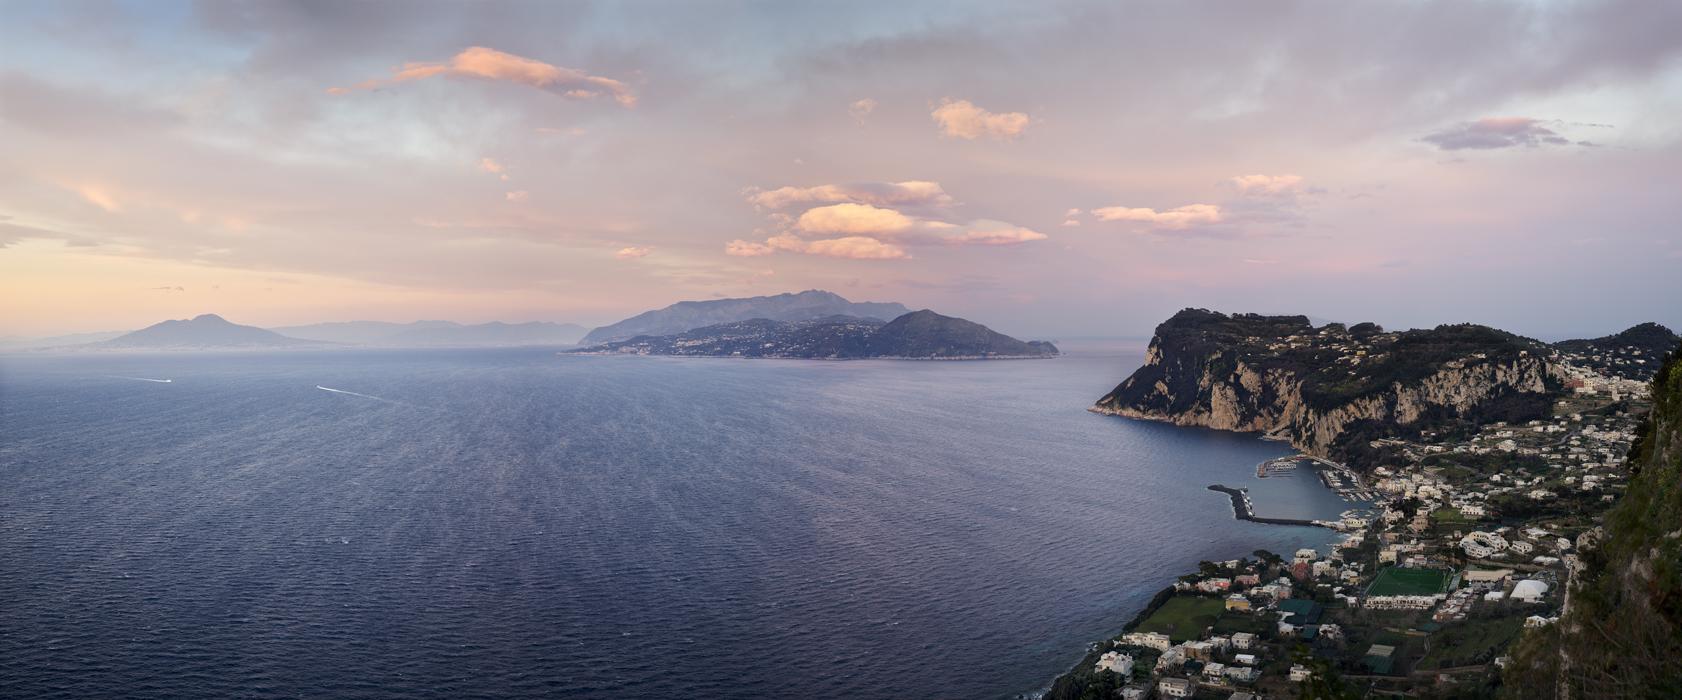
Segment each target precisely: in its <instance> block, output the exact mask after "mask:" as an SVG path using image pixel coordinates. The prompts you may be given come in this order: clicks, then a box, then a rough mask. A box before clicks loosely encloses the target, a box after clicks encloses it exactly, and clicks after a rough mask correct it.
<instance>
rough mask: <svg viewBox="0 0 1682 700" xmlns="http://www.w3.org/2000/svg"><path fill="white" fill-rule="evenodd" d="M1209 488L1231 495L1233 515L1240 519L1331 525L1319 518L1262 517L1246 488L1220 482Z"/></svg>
mask: <svg viewBox="0 0 1682 700" xmlns="http://www.w3.org/2000/svg"><path fill="white" fill-rule="evenodd" d="M1209 490H1210V491H1219V492H1221V493H1224V494H1226V495H1227V496H1229V497H1231V498H1232V515H1233V517H1236V518H1238V519H1239V520H1248V521H1250V522H1253V523H1266V524H1268V525H1306V526H1309V527H1329V526H1328V525H1327V524H1326V523H1325V522H1322V521H1319V520H1300V519H1297V518H1263V517H1260V516H1258V515H1256V511H1255V509H1254V508H1253V507H1251V505H1250V493H1249V492H1248V491H1246V490H1245V489H1235V488H1232V487H1231V486H1222V485H1220V484H1210V485H1209Z"/></svg>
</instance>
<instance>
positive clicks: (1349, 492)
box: [1256, 454, 1378, 501]
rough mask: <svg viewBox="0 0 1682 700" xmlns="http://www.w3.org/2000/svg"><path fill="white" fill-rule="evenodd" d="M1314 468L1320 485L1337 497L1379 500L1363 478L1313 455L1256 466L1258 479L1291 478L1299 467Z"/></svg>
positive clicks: (1266, 462) (1298, 455) (1293, 457)
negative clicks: (1363, 482)
mask: <svg viewBox="0 0 1682 700" xmlns="http://www.w3.org/2000/svg"><path fill="white" fill-rule="evenodd" d="M1305 465H1306V466H1308V467H1310V468H1313V469H1314V471H1315V474H1316V475H1317V476H1318V477H1319V479H1320V483H1322V484H1325V485H1326V488H1328V489H1331V490H1332V491H1334V492H1336V493H1337V495H1339V496H1341V497H1343V498H1344V499H1345V500H1350V501H1373V500H1376V499H1377V498H1378V494H1376V493H1374V492H1373V491H1372V490H1371V489H1368V488H1367V487H1366V486H1365V485H1364V484H1362V483H1361V477H1360V476H1359V475H1358V474H1356V473H1355V472H1353V471H1351V470H1350V469H1349V468H1348V467H1345V466H1343V465H1341V464H1338V463H1336V462H1333V461H1331V460H1327V459H1321V458H1319V457H1314V456H1311V455H1304V454H1295V455H1290V456H1286V457H1276V458H1273V459H1270V460H1267V461H1265V462H1262V463H1260V464H1257V465H1256V478H1258V479H1266V478H1269V477H1283V476H1289V475H1290V474H1291V473H1293V472H1295V471H1296V470H1297V468H1298V467H1302V466H1305Z"/></svg>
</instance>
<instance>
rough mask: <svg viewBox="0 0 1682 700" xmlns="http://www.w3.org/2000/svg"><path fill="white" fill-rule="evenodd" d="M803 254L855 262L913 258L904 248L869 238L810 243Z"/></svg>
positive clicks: (847, 237) (856, 237) (836, 239)
mask: <svg viewBox="0 0 1682 700" xmlns="http://www.w3.org/2000/svg"><path fill="white" fill-rule="evenodd" d="M801 252H804V253H806V254H808V255H823V256H827V257H831V258H852V259H855V260H897V259H900V258H908V257H911V256H910V255H909V254H907V253H906V252H905V249H904V248H901V247H899V246H897V245H893V244H891V243H883V242H882V241H879V240H876V239H874V238H871V237H869V236H845V237H842V238H828V239H823V240H817V241H811V242H808V243H807V244H806V246H805V248H804V250H802V251H801Z"/></svg>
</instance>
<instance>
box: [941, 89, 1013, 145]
mask: <svg viewBox="0 0 1682 700" xmlns="http://www.w3.org/2000/svg"><path fill="white" fill-rule="evenodd" d="M929 117H931V118H933V119H934V121H935V123H936V124H938V125H940V132H941V133H943V134H945V135H947V136H952V137H955V138H960V139H965V140H969V141H973V140H975V139H978V138H981V137H982V136H987V137H991V138H994V139H1000V140H1009V139H1014V138H1016V137H1018V136H1021V135H1022V132H1024V131H1027V130H1028V115H1027V114H1025V113H1022V112H1002V113H1001V112H989V111H987V110H985V109H982V108H980V107H977V106H975V104H974V103H972V102H970V101H969V100H953V99H952V98H950V97H948V98H945V99H942V100H941V101H940V106H938V107H935V108H934V111H933V112H930V113H929Z"/></svg>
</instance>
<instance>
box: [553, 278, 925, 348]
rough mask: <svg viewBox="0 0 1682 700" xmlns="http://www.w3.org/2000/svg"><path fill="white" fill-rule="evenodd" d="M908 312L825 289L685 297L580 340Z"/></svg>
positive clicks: (594, 341)
mask: <svg viewBox="0 0 1682 700" xmlns="http://www.w3.org/2000/svg"><path fill="white" fill-rule="evenodd" d="M907 311H908V309H906V308H905V306H904V305H903V304H897V303H892V302H887V303H880V302H868V301H866V302H854V301H849V300H848V299H847V298H846V297H843V296H841V295H839V294H836V293H834V292H831V291H827V290H822V289H808V290H805V291H801V292H784V293H782V294H775V295H770V296H757V297H742V298H732V299H710V300H705V301H680V302H677V303H675V304H671V305H670V306H666V307H664V308H660V309H654V310H651V311H644V312H642V313H640V314H637V315H635V316H632V317H630V318H627V319H625V320H623V321H620V322H618V323H614V324H610V325H606V326H602V327H600V328H597V329H595V330H593V331H590V333H589V335H586V336H584V339H583V340H581V341H579V342H580V343H581V344H583V345H598V344H602V343H610V342H615V341H620V340H629V339H631V338H634V337H637V336H643V335H646V336H666V335H674V334H678V333H683V332H685V331H691V330H695V329H697V328H705V327H707V326H715V325H719V324H724V323H738V322H741V321H747V320H751V319H756V318H762V319H767V320H771V321H810V320H812V319H817V318H823V317H825V316H852V317H857V318H870V319H876V320H879V321H888V320H891V319H894V318H897V317H899V316H902V315H904V314H905V313H907Z"/></svg>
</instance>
